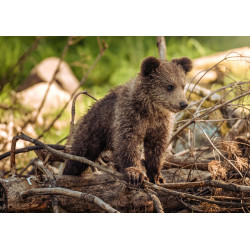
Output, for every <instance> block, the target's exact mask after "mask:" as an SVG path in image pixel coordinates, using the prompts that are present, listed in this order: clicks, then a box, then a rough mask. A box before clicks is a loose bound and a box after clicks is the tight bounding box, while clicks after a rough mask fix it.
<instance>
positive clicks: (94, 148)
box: [63, 141, 103, 176]
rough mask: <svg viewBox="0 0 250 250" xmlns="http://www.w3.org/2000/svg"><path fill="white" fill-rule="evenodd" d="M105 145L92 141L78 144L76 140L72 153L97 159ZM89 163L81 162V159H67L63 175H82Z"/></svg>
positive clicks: (89, 158) (92, 159)
mask: <svg viewBox="0 0 250 250" xmlns="http://www.w3.org/2000/svg"><path fill="white" fill-rule="evenodd" d="M102 150H103V147H101V145H100V144H99V143H95V144H94V143H93V144H92V143H91V141H89V142H86V143H85V145H82V147H81V145H79V144H78V145H77V143H76V142H75V143H74V144H73V145H72V149H71V154H73V155H77V156H82V157H85V158H87V159H88V160H91V161H95V160H96V159H97V158H98V156H99V154H100V153H101V152H102ZM87 167H88V164H84V163H81V162H79V161H71V160H67V161H66V164H65V168H64V170H63V175H78V176H79V175H81V173H82V172H83V171H84V170H86V169H87Z"/></svg>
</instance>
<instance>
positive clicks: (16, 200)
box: [0, 169, 209, 213]
mask: <svg viewBox="0 0 250 250" xmlns="http://www.w3.org/2000/svg"><path fill="white" fill-rule="evenodd" d="M197 171H198V172H196V173H194V172H193V174H192V175H193V176H191V178H197V177H199V180H202V179H203V180H204V179H206V178H207V177H208V176H209V174H208V172H205V171H199V170H197ZM189 172H190V170H179V169H175V170H174V169H169V170H163V175H164V177H165V179H166V180H167V181H168V182H173V181H175V182H176V181H183V180H185V179H186V178H187V176H188V174H189ZM178 176H179V178H178ZM189 177H190V176H189ZM55 186H56V187H61V188H67V189H70V190H74V191H80V192H83V193H88V194H92V195H95V196H97V197H99V198H100V199H102V200H103V201H104V202H106V203H108V204H109V205H110V206H111V207H113V208H114V209H116V210H118V211H119V212H155V207H154V202H153V200H152V197H151V196H150V195H149V194H148V193H147V192H146V191H145V190H142V189H133V188H129V187H128V185H127V184H126V182H124V181H120V180H116V179H114V177H112V176H111V175H109V174H106V173H101V172H99V171H98V172H94V173H91V174H85V175H83V176H81V177H76V176H62V175H56V176H55ZM50 187H51V186H50V183H46V182H44V181H43V182H41V180H40V179H38V177H35V176H32V177H29V178H24V177H22V178H19V177H11V178H9V179H0V211H2V212H49V211H52V204H51V197H52V196H51V195H33V196H28V197H26V198H22V197H21V194H22V193H23V192H25V191H27V190H30V189H36V188H50ZM157 196H158V197H159V199H160V201H161V203H162V207H163V209H164V211H165V212H170V211H171V210H173V209H174V210H176V209H179V208H182V207H183V204H182V203H180V202H179V201H178V200H177V199H176V197H174V196H172V195H167V194H166V193H163V192H157ZM54 197H56V198H57V199H58V204H59V207H60V208H62V209H63V210H65V211H67V212H92V213H95V212H103V210H102V208H100V207H99V206H97V205H96V204H94V203H90V202H86V201H84V200H82V199H77V198H72V197H69V196H66V195H56V196H54Z"/></svg>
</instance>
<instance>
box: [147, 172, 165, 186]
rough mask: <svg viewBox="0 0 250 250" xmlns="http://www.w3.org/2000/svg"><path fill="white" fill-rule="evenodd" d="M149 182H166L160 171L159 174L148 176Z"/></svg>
mask: <svg viewBox="0 0 250 250" xmlns="http://www.w3.org/2000/svg"><path fill="white" fill-rule="evenodd" d="M149 180H150V182H153V183H154V184H163V183H166V180H165V178H164V177H163V175H162V174H161V173H159V174H154V175H153V176H151V177H150V178H149Z"/></svg>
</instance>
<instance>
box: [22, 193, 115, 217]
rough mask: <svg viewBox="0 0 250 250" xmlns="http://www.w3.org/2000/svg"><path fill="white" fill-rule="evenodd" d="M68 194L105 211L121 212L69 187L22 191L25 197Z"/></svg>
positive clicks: (96, 198) (94, 197) (93, 196)
mask: <svg viewBox="0 0 250 250" xmlns="http://www.w3.org/2000/svg"><path fill="white" fill-rule="evenodd" d="M47 194H48V195H66V196H70V197H74V198H78V199H83V200H85V201H86V202H90V203H95V204H96V205H97V206H99V207H101V208H102V209H103V210H104V211H106V212H109V213H119V211H117V210H116V209H114V208H112V207H111V206H110V205H109V204H107V203H106V202H104V201H103V200H101V199H100V198H98V197H96V196H95V195H92V194H87V193H82V192H78V191H72V190H69V189H67V188H34V189H29V190H27V191H24V192H22V193H21V197H22V198H25V197H27V196H31V195H47Z"/></svg>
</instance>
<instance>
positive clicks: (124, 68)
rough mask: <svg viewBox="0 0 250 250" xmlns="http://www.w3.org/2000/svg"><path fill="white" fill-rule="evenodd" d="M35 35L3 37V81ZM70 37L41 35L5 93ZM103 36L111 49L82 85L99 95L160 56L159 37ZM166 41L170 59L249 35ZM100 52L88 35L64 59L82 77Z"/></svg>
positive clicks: (227, 45)
mask: <svg viewBox="0 0 250 250" xmlns="http://www.w3.org/2000/svg"><path fill="white" fill-rule="evenodd" d="M35 39H36V38H35V37H0V55H1V56H0V81H1V80H2V79H3V78H6V77H7V78H8V70H9V69H10V68H11V67H12V66H13V65H14V64H15V63H16V62H17V61H18V59H19V58H20V56H21V55H22V54H23V53H24V52H25V51H26V50H27V49H28V48H29V47H30V46H31V45H32V43H34V41H35ZM67 39H68V37H42V39H41V40H40V41H39V44H38V47H37V49H36V50H34V51H33V52H32V53H31V54H30V55H29V56H28V58H27V59H26V61H25V62H24V63H23V64H22V65H21V67H17V68H16V69H15V70H14V72H12V74H13V73H15V74H16V77H15V78H14V79H11V80H10V82H9V83H8V84H7V85H6V86H5V89H4V90H5V93H6V91H8V90H10V89H15V88H16V87H17V86H18V85H19V84H20V83H22V82H23V80H24V79H25V78H26V77H27V76H28V75H29V74H30V71H31V69H32V68H33V67H34V66H35V65H36V64H38V63H39V62H40V61H42V60H43V59H45V58H46V57H51V56H57V57H60V56H61V54H62V51H63V48H64V46H65V44H66V42H67ZM100 39H101V40H104V41H105V42H106V44H107V45H108V49H107V50H106V51H105V53H104V55H103V56H102V58H101V60H100V61H99V62H98V64H97V65H96V67H95V69H94V70H93V72H92V73H91V74H90V75H89V77H88V79H87V81H86V83H85V84H84V87H83V88H84V89H88V90H89V91H91V92H92V94H95V95H96V96H97V97H98V98H100V97H101V96H103V95H104V94H105V93H107V91H108V90H109V89H110V88H112V87H114V86H116V85H119V84H121V83H124V82H126V81H128V80H129V79H130V78H131V77H134V76H135V75H136V73H137V72H138V71H139V67H140V63H141V61H142V60H143V58H145V57H146V56H156V57H158V50H157V46H156V37H149V36H147V37H100ZM166 43H167V56H168V59H171V58H172V57H181V56H188V57H190V58H192V59H194V58H197V57H201V56H205V55H209V54H211V53H214V52H217V51H223V50H228V49H231V48H237V47H242V46H249V45H250V37H166ZM98 53H99V46H98V42H97V38H96V37H85V38H84V39H82V40H80V41H79V42H78V43H77V44H75V45H72V46H70V48H69V50H68V53H67V55H66V57H65V61H66V62H68V63H69V65H70V66H71V68H72V70H73V72H74V74H75V75H76V77H77V78H78V79H79V80H80V79H81V78H82V77H83V75H84V73H85V72H86V71H87V70H88V67H89V66H90V65H91V64H92V63H93V61H94V59H95V57H96V56H97V55H98ZM2 94H3V93H2ZM1 100H2V99H1ZM2 101H3V100H2Z"/></svg>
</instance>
